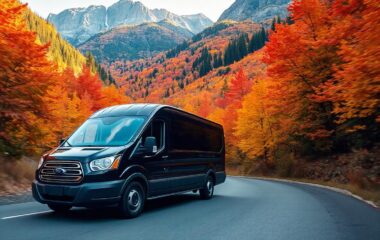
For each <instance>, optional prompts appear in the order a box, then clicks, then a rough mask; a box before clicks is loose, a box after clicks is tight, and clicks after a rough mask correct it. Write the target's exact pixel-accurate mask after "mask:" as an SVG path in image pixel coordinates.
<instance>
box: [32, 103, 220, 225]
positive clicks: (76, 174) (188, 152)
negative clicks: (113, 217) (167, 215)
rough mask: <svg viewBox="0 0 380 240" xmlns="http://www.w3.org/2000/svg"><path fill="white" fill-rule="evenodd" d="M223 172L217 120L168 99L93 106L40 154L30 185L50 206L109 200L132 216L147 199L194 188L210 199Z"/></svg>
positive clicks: (100, 203) (65, 208)
mask: <svg viewBox="0 0 380 240" xmlns="http://www.w3.org/2000/svg"><path fill="white" fill-rule="evenodd" d="M225 178H226V174H225V148H224V135H223V128H222V126H221V125H219V124H216V123H214V122H211V121H208V120H206V119H203V118H200V117H197V116H195V115H193V114H190V113H187V112H184V111H182V110H180V109H177V108H174V107H171V106H165V105H157V104H128V105H120V106H114V107H109V108H105V109H103V110H100V111H98V112H96V113H95V114H93V115H92V116H91V117H90V118H89V119H88V120H87V121H86V122H85V123H83V125H82V126H80V127H79V128H78V129H77V130H76V131H75V132H74V133H73V134H72V135H71V136H70V137H69V138H68V139H66V140H62V142H61V144H60V146H59V147H58V148H56V149H54V150H52V151H50V152H48V153H47V154H45V155H44V156H43V157H42V158H41V161H40V163H39V166H38V169H37V170H36V179H35V180H34V182H33V184H32V189H33V197H34V198H35V199H36V200H37V201H39V202H41V203H45V204H48V206H49V207H50V208H51V209H53V210H55V211H68V210H69V209H70V208H71V207H72V206H83V207H91V206H108V205H116V206H118V208H119V209H120V213H121V214H122V216H124V217H127V218H132V217H136V216H138V215H139V214H140V213H141V211H142V210H143V207H144V203H145V200H147V199H153V198H158V197H163V196H168V195H172V194H177V193H182V192H187V191H194V192H196V191H198V190H199V194H200V197H201V198H202V199H210V198H211V197H212V196H213V193H214V186H215V185H217V184H220V183H223V182H224V181H225Z"/></svg>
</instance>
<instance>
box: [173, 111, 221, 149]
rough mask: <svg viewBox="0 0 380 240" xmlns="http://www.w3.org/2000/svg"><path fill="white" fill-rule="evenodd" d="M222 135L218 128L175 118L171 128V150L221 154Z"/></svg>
mask: <svg viewBox="0 0 380 240" xmlns="http://www.w3.org/2000/svg"><path fill="white" fill-rule="evenodd" d="M222 134H223V133H222V131H220V130H219V129H218V128H214V127H212V126H209V125H206V124H202V123H198V122H194V121H189V120H187V119H185V118H175V119H173V120H172V123H171V128H170V136H171V137H170V140H171V149H172V150H193V151H205V152H219V151H220V150H221V149H222V145H223V135H222Z"/></svg>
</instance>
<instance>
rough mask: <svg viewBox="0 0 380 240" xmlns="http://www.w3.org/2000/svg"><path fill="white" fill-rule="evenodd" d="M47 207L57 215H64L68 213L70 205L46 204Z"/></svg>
mask: <svg viewBox="0 0 380 240" xmlns="http://www.w3.org/2000/svg"><path fill="white" fill-rule="evenodd" d="M48 207H49V208H50V209H51V210H53V211H54V212H57V213H65V212H68V211H70V209H71V208H72V206H70V205H61V204H48Z"/></svg>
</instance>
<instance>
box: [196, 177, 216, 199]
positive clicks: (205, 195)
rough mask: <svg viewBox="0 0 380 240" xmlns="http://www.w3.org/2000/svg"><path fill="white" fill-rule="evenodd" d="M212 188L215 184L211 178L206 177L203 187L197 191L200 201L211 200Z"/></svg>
mask: <svg viewBox="0 0 380 240" xmlns="http://www.w3.org/2000/svg"><path fill="white" fill-rule="evenodd" d="M214 186H215V183H214V179H213V177H212V176H208V177H207V181H206V183H205V185H204V186H203V188H201V189H199V195H200V197H201V199H204V200H207V199H210V198H212V196H213V195H214Z"/></svg>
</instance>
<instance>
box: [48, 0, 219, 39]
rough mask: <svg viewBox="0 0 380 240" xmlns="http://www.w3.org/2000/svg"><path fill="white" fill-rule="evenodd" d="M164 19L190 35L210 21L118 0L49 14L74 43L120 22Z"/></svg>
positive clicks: (201, 16)
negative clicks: (104, 4) (102, 4)
mask: <svg viewBox="0 0 380 240" xmlns="http://www.w3.org/2000/svg"><path fill="white" fill-rule="evenodd" d="M164 19H168V20H170V21H172V22H173V23H175V25H177V26H179V27H182V28H184V29H187V30H189V31H190V32H192V33H193V34H197V33H199V32H201V31H202V30H203V29H205V28H207V27H209V26H211V25H212V24H213V22H212V21H211V20H210V19H209V18H207V17H206V16H205V15H203V14H195V15H184V16H179V15H176V14H174V13H171V12H169V11H167V10H165V9H149V8H147V7H146V6H144V5H143V4H142V3H141V2H138V1H137V2H134V1H131V0H120V1H119V2H116V3H115V4H113V5H112V6H110V7H109V8H106V7H104V6H89V7H87V8H71V9H66V10H64V11H62V12H60V13H58V14H49V16H48V21H49V22H51V23H53V24H54V25H55V26H56V28H57V30H58V31H59V32H60V33H61V34H62V36H63V37H64V38H65V39H67V40H68V41H69V42H71V43H72V44H74V45H79V44H81V43H83V42H85V41H86V40H87V39H89V38H90V37H92V36H94V35H95V34H97V33H101V32H104V31H107V30H110V29H112V28H114V27H117V26H122V25H139V24H142V23H147V22H160V21H162V20H164Z"/></svg>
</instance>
